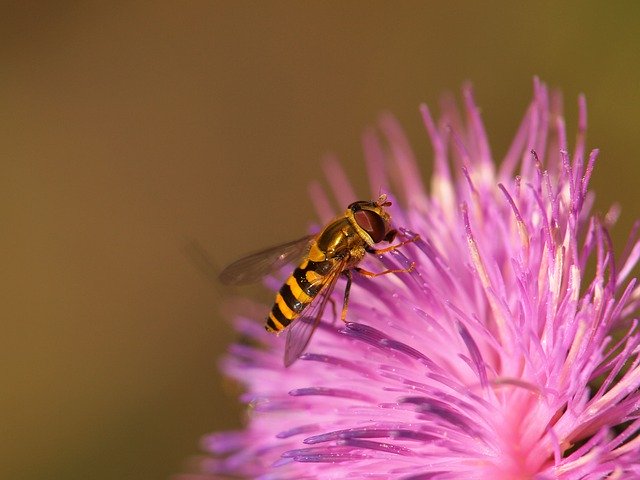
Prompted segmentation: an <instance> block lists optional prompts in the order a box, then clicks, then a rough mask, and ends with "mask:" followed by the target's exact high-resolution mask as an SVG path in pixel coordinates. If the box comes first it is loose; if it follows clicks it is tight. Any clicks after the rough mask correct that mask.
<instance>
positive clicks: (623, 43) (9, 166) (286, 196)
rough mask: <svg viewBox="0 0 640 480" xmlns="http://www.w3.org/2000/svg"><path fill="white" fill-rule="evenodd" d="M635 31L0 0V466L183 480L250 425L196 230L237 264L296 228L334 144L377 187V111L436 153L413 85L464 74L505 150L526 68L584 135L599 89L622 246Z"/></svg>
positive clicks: (313, 5)
mask: <svg viewBox="0 0 640 480" xmlns="http://www.w3.org/2000/svg"><path fill="white" fill-rule="evenodd" d="M533 3H535V5H533ZM525 5H526V6H525ZM639 35H640V12H639V6H638V4H637V2H617V3H616V4H613V3H607V2H563V3H562V4H557V3H556V2H527V3H526V4H525V2H484V3H482V4H480V2H457V3H456V2H450V3H448V4H447V5H445V2H406V1H405V2H372V3H365V2H353V1H352V2H331V3H325V2H270V3H264V2H257V1H256V2H232V1H229V2H175V3H167V2H100V3H86V2H61V1H58V2H23V1H16V2H3V3H2V7H1V8H0V55H1V56H0V61H1V64H0V65H1V66H0V72H1V73H0V99H1V103H0V122H1V124H2V129H1V131H2V145H3V155H2V171H1V175H0V198H1V201H0V209H1V210H0V211H1V216H0V219H1V222H2V228H1V230H0V231H1V232H2V234H1V235H0V239H1V240H0V241H1V242H2V243H1V245H0V247H1V250H0V251H1V252H2V259H3V260H2V267H3V270H4V274H3V275H2V276H3V282H2V283H3V286H2V289H1V293H0V295H1V302H2V305H3V311H4V313H3V318H2V334H1V335H0V342H1V344H0V355H1V356H2V358H1V361H2V362H1V365H2V372H3V374H2V391H1V393H0V412H2V418H1V423H0V425H1V427H0V431H1V432H2V433H1V434H0V442H1V443H0V478H12V479H29V480H31V479H34V480H35V479H45V478H46V479H76V478H91V479H98V480H102V479H156V478H160V479H162V478H167V477H168V476H169V475H170V474H171V473H175V472H180V471H182V470H183V469H184V468H185V462H186V459H187V458H188V457H189V456H190V455H192V454H195V453H197V452H198V439H199V437H200V436H201V435H202V434H204V433H206V432H209V431H212V430H218V429H226V428H232V427H235V426H237V425H239V424H240V417H241V410H240V408H239V407H238V406H237V404H236V402H235V399H234V395H233V394H230V393H229V389H228V388H225V385H224V383H223V379H222V377H221V376H220V375H219V374H218V372H217V369H216V361H217V359H218V358H219V357H220V355H221V354H222V352H223V351H224V349H225V346H226V345H227V344H228V343H229V342H230V341H231V340H232V339H233V333H232V332H230V331H229V328H228V326H227V325H226V324H225V322H224V321H223V320H222V318H221V315H220V314H219V307H220V303H221V300H220V299H221V295H220V291H219V289H218V287H216V286H215V285H214V284H212V283H211V282H209V281H208V280H207V278H206V276H205V275H203V274H202V272H200V271H198V269H197V268H195V267H194V265H193V263H192V262H190V260H189V259H188V257H187V256H186V255H185V254H184V247H185V245H186V244H187V242H188V241H189V239H197V240H198V241H199V242H201V244H202V245H203V246H204V247H205V248H206V250H207V251H208V252H209V253H210V255H211V258H212V260H213V262H215V263H216V264H219V265H222V264H224V263H226V262H228V261H230V260H232V259H234V258H236V257H237V256H239V255H241V254H242V253H245V252H247V251H249V250H252V249H255V248H259V247H264V246H267V245H270V244H273V243H276V242H280V241H285V240H289V239H291V238H294V237H295V236H297V235H300V234H301V233H302V232H304V230H305V228H306V225H307V223H308V221H309V220H311V219H312V217H313V213H312V210H311V209H310V202H309V201H308V199H307V194H306V190H307V185H308V182H309V181H310V180H312V179H318V178H320V176H321V175H322V168H321V164H320V161H319V160H320V158H321V157H322V156H323V155H324V154H325V153H327V152H329V151H332V152H336V153H337V154H338V155H339V156H340V157H341V158H342V159H343V160H344V162H345V166H346V169H347V171H348V172H349V173H350V174H351V175H352V178H353V179H354V181H355V183H356V184H357V185H358V188H359V189H360V190H359V191H360V193H361V194H363V195H365V193H366V191H365V189H364V186H365V184H366V183H365V181H364V178H363V177H362V172H363V168H362V154H361V148H360V135H361V132H362V130H363V128H364V127H366V126H367V125H371V124H372V123H373V122H375V119H376V117H377V115H378V114H379V113H380V112H381V111H384V110H389V111H392V112H394V113H395V114H396V115H397V116H398V118H399V119H400V121H401V122H402V123H403V124H404V125H405V126H406V128H407V131H408V133H409V135H410V137H411V139H412V141H413V143H414V145H415V148H416V150H417V151H418V152H419V154H420V155H421V157H422V158H423V159H424V162H425V172H427V171H428V170H429V166H428V164H429V162H430V150H429V146H428V142H427V140H426V135H425V134H423V133H422V127H421V122H420V119H419V115H418V110H417V107H418V104H419V102H421V101H426V102H428V103H429V104H430V105H432V106H433V107H435V109H436V110H437V101H438V98H439V96H440V95H441V94H442V93H443V92H444V91H447V90H449V91H455V92H457V91H458V90H459V87H460V86H461V85H462V83H463V82H464V81H466V80H471V81H472V82H473V84H474V86H475V91H476V95H477V98H478V102H479V104H480V105H481V107H482V111H483V116H484V119H485V120H486V123H487V129H488V131H489V134H490V137H491V140H492V144H493V149H494V154H495V155H496V157H500V156H501V155H502V154H503V153H504V152H505V150H506V147H507V145H508V142H509V140H510V137H511V135H513V133H514V131H515V128H516V124H517V122H519V120H520V118H521V116H522V115H523V113H524V109H525V107H526V105H527V103H528V102H529V100H530V96H531V90H532V87H531V84H532V76H533V75H534V74H537V75H539V76H541V78H542V79H543V80H545V81H547V82H548V83H549V84H550V85H551V86H560V87H561V88H562V89H563V90H564V93H565V105H566V108H567V117H568V119H569V130H570V132H571V138H573V133H574V132H575V130H574V129H575V118H576V102H575V99H576V97H577V95H578V94H579V93H580V92H584V93H585V94H586V95H587V99H588V105H589V125H590V127H589V145H590V146H592V147H593V146H598V147H600V148H601V156H600V161H599V165H598V166H597V170H596V173H595V177H594V181H593V186H594V188H596V189H597V192H598V202H597V206H598V208H599V209H601V210H602V209H605V208H606V207H607V206H608V205H609V204H610V203H612V202H614V201H620V203H621V204H622V205H623V207H624V209H623V215H622V218H621V221H620V224H619V227H618V228H617V229H616V231H615V232H614V236H615V238H616V241H617V242H618V243H620V242H621V241H622V240H623V239H624V232H625V231H626V230H628V228H629V226H630V225H631V223H632V221H633V219H634V218H635V217H637V216H638V214H639V213H640V208H639V206H638V204H637V203H636V198H637V195H636V189H637V173H638V168H639V167H638V165H639V162H638V160H639V159H638V152H639V151H640V135H638V133H637V132H638V119H639V117H640V88H639V87H640V84H639V78H640V55H639V53H640V41H638V38H639ZM287 212H288V213H287ZM223 294H224V292H223ZM247 295H251V296H253V298H257V299H265V300H268V299H269V295H268V294H266V293H264V292H260V293H257V292H251V293H247Z"/></svg>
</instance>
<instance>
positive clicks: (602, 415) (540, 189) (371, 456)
mask: <svg viewBox="0 0 640 480" xmlns="http://www.w3.org/2000/svg"><path fill="white" fill-rule="evenodd" d="M463 103H464V108H463V110H462V112H458V111H457V110H456V109H455V108H454V107H453V106H451V105H448V106H445V108H444V110H443V114H442V117H441V118H440V120H439V121H438V122H436V121H434V119H433V117H432V116H431V114H430V112H429V110H428V109H427V107H426V106H423V107H422V108H421V113H422V118H423V120H424V125H425V127H426V131H427V132H428V135H429V137H430V139H431V144H432V146H433V165H434V172H433V176H432V179H431V183H430V187H429V188H427V187H425V186H424V185H423V183H422V181H421V180H420V173H419V167H418V165H417V162H416V160H415V158H414V155H413V153H412V152H411V149H410V147H409V146H408V142H407V141H406V139H405V137H404V135H403V133H402V131H401V129H400V128H399V127H398V125H397V123H396V122H395V120H393V119H392V118H390V117H385V118H383V119H382V121H381V124H380V127H381V131H382V133H383V137H384V139H383V140H382V141H381V140H380V138H379V136H377V135H376V134H374V133H373V132H367V133H366V135H365V137H364V148H365V153H366V159H367V167H368V173H369V179H370V183H371V197H372V198H377V196H378V193H379V192H380V191H382V192H388V193H389V194H390V198H392V200H393V205H392V206H391V207H390V213H391V216H392V221H393V223H394V225H395V226H396V227H400V228H401V229H403V230H402V231H404V232H405V234H406V235H411V234H412V233H417V234H419V236H420V239H419V240H418V241H416V242H413V243H412V244H409V245H406V246H405V247H402V248H401V249H398V250H395V251H393V252H391V253H388V254H386V255H382V256H380V257H379V258H372V259H370V260H367V262H370V263H368V264H367V265H368V266H369V267H370V268H369V267H368V268H369V269H371V270H376V269H377V270H380V268H381V267H383V266H384V267H385V268H407V267H408V266H409V265H410V264H411V262H415V265H416V267H415V268H414V269H413V270H412V271H411V272H409V273H400V274H397V275H385V276H382V277H377V278H365V277H362V276H358V275H355V276H354V286H353V288H352V291H351V301H350V304H349V311H348V323H346V324H343V323H342V322H340V321H339V320H338V321H335V322H334V321H333V315H332V314H330V313H329V312H330V310H331V309H330V308H328V309H327V311H326V312H325V317H326V318H325V321H324V322H323V324H322V325H321V326H320V328H319V329H318V331H317V332H316V334H315V335H314V337H313V339H312V340H311V342H310V344H309V346H308V348H307V351H306V353H304V354H303V356H302V357H301V359H300V360H299V361H297V362H296V363H295V364H294V365H293V366H291V367H290V368H284V367H283V366H282V355H283V348H284V339H283V338H277V337H275V336H271V335H267V334H265V332H264V329H263V326H262V325H261V324H260V322H259V321H258V320H259V319H257V318H248V317H245V316H239V317H238V318H236V319H235V325H236V328H237V329H238V331H239V332H241V333H242V334H243V335H244V336H245V338H248V339H250V340H251V342H248V343H243V344H236V345H234V346H232V347H231V349H230V352H229V354H228V355H227V357H226V358H225V360H224V362H223V369H224V371H225V372H226V373H227V374H228V375H230V376H231V377H233V378H236V379H238V380H239V381H240V382H241V383H242V384H243V385H244V388H245V389H246V390H245V391H246V393H244V394H243V396H242V401H244V402H246V403H247V404H248V405H249V407H250V409H249V415H248V422H247V426H246V429H245V430H243V431H239V432H233V433H216V434H212V435H210V436H208V437H207V438H205V439H204V441H203V445H204V449H205V450H206V451H207V452H209V453H211V454H213V455H212V456H211V457H209V458H208V459H206V460H204V461H203V462H202V464H201V468H202V470H203V472H205V473H209V474H216V475H233V476H234V477H242V478H260V479H302V478H340V479H342V478H353V479H356V478H367V479H370V478H398V479H405V480H418V479H443V480H444V479H491V480H498V479H540V480H542V479H552V478H554V479H555V478H560V479H579V478H593V479H595V478H604V477H607V478H630V477H635V476H637V477H640V463H639V462H638V459H639V458H640V437H638V436H637V433H638V430H639V429H640V420H639V419H638V405H640V392H639V389H638V387H639V386H640V360H639V358H638V345H639V343H640V335H639V334H638V330H637V320H636V319H635V317H634V314H635V312H636V311H637V309H638V302H639V298H640V289H639V288H638V287H637V286H636V281H635V279H632V278H631V276H630V274H631V272H632V269H633V267H634V266H635V264H636V262H637V260H638V256H639V255H640V244H639V243H638V242H636V241H635V239H632V241H630V244H629V245H628V247H627V248H626V250H625V251H624V252H623V253H622V255H621V257H620V258H617V259H616V258H614V250H613V248H612V245H611V240H610V237H609V235H608V232H607V227H609V226H610V225H611V223H612V222H613V221H614V220H615V218H614V217H615V215H616V212H615V210H612V211H611V212H609V213H608V214H607V215H605V216H601V217H598V216H594V215H592V214H591V213H590V209H591V206H592V203H593V197H592V195H591V193H590V191H589V190H588V183H589V178H590V176H591V173H592V170H593V167H594V163H595V160H596V156H597V151H592V152H590V153H589V152H587V151H586V146H585V129H586V107H585V102H584V100H583V99H582V98H581V99H580V101H579V121H578V134H577V138H576V140H575V146H574V147H573V150H572V151H570V149H569V142H568V141H567V135H566V132H565V125H564V120H563V117H562V112H561V106H560V101H559V99H558V97H557V96H553V95H550V94H549V93H548V91H547V88H546V87H545V86H544V85H543V84H541V83H540V82H538V81H535V82H534V98H533V101H532V102H531V104H530V106H529V108H528V109H527V111H526V114H525V116H524V119H523V121H522V123H521V124H520V127H519V129H518V130H517V133H516V135H515V138H514V140H513V143H512V144H511V147H510V148H509V150H508V152H507V154H506V156H505V157H504V159H503V160H502V161H501V162H499V163H496V162H495V161H494V160H493V157H492V153H491V150H490V147H489V142H488V140H487V137H486V135H485V131H484V127H483V124H482V121H481V119H480V114H479V111H478V108H477V107H476V105H475V103H474V100H473V97H472V93H471V90H470V89H469V88H467V89H465V90H464V95H463ZM328 173H329V175H328V178H329V179H330V183H331V184H332V188H333V193H334V195H335V197H336V200H337V201H338V202H339V203H340V204H342V205H347V204H348V203H350V202H351V201H353V200H356V199H357V197H356V195H354V193H353V190H352V187H351V186H350V184H349V182H348V181H347V180H346V177H345V175H344V173H343V172H342V170H341V169H340V167H339V165H338V164H337V163H336V162H329V164H328ZM312 193H313V195H312V196H313V198H314V201H315V205H316V208H317V210H318V214H319V217H320V221H322V222H324V221H327V220H328V219H330V218H332V217H333V216H334V215H335V213H336V212H335V211H333V210H332V208H331V207H330V205H331V203H330V201H329V198H328V196H327V195H326V194H325V193H324V192H323V191H322V189H321V188H320V187H318V186H317V185H314V186H312ZM632 238H633V237H632ZM589 272H592V273H589ZM287 273H290V272H287ZM283 278H284V277H281V278H272V279H269V284H270V286H272V287H273V288H274V289H277V288H278V287H279V286H280V285H279V284H280V282H282V280H283ZM340 290H341V289H340V284H339V285H338V288H336V290H335V292H334V295H335V297H336V301H337V303H338V304H341V300H342V299H341V298H339V297H338V293H337V292H339V291H340ZM267 309H268V307H267V306H265V311H266V310H267ZM614 329H621V331H622V333H621V334H620V335H618V336H617V337H612V332H613V330H614Z"/></svg>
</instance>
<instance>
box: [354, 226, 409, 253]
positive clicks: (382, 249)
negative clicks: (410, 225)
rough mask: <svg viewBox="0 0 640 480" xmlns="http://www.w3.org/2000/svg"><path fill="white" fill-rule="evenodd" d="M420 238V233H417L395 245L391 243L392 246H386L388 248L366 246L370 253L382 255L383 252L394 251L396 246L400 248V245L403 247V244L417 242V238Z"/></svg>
mask: <svg viewBox="0 0 640 480" xmlns="http://www.w3.org/2000/svg"><path fill="white" fill-rule="evenodd" d="M394 232H395V231H394ZM394 236H395V235H394ZM419 238H420V235H418V234H415V235H414V236H413V237H411V238H408V239H407V240H403V241H402V242H400V243H397V244H395V245H391V246H389V247H386V248H379V249H377V248H372V247H369V246H367V247H366V251H367V252H368V253H373V254H374V255H382V254H383V253H388V252H392V251H394V250H395V249H396V248H400V247H402V246H403V245H406V244H407V243H412V242H415V241H416V240H418V239H419Z"/></svg>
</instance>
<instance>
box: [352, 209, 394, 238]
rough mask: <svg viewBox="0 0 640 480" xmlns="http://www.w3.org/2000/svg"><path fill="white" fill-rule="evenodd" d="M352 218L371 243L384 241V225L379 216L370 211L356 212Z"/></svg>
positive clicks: (385, 229)
mask: <svg viewBox="0 0 640 480" xmlns="http://www.w3.org/2000/svg"><path fill="white" fill-rule="evenodd" d="M353 217H354V218H355V220H356V223H357V224H358V226H359V227H360V228H362V229H363V230H364V231H365V232H367V233H368V234H369V236H370V237H371V240H373V243H378V242H381V241H382V240H384V238H385V235H386V231H387V228H386V225H385V222H384V220H383V219H382V217H381V216H380V215H378V214H377V213H376V212H373V211H371V210H358V211H357V212H354V214H353Z"/></svg>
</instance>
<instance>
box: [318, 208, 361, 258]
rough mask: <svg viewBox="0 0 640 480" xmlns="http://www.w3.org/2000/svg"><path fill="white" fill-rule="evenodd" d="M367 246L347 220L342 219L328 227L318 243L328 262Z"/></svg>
mask: <svg viewBox="0 0 640 480" xmlns="http://www.w3.org/2000/svg"><path fill="white" fill-rule="evenodd" d="M365 245H366V242H365V240H364V239H363V238H362V237H361V236H360V235H359V234H358V232H357V231H356V229H355V228H354V227H353V225H351V223H350V222H349V220H348V219H346V218H340V219H338V220H336V221H334V222H332V223H330V224H329V225H327V227H326V228H325V229H324V230H323V231H322V232H321V233H320V235H319V236H318V239H317V241H316V246H317V248H318V250H320V252H322V253H323V254H324V255H325V259H327V260H329V259H332V258H335V257H341V256H344V255H347V254H348V253H349V252H350V251H351V250H352V249H353V248H356V247H360V246H361V247H364V246H365ZM312 260H313V259H312ZM318 260H319V259H318Z"/></svg>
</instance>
